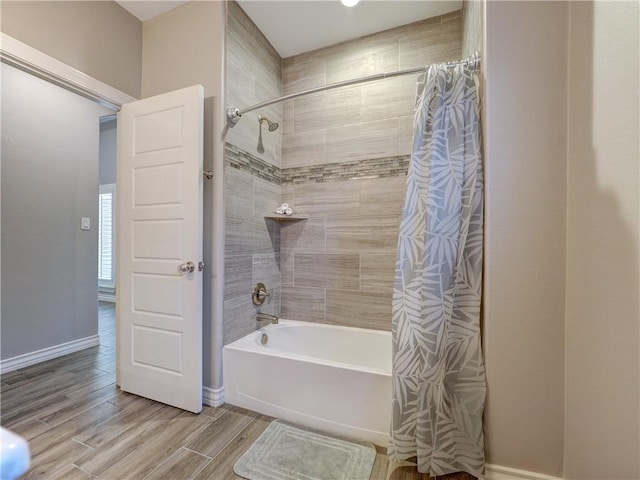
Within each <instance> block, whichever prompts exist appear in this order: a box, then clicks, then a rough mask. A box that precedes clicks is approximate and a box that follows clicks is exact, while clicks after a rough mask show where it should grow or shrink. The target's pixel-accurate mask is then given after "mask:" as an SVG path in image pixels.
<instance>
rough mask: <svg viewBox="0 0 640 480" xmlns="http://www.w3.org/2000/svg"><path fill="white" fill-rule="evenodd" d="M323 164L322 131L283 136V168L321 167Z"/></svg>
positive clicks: (323, 143)
mask: <svg viewBox="0 0 640 480" xmlns="http://www.w3.org/2000/svg"><path fill="white" fill-rule="evenodd" d="M324 163H325V131H324V130H316V131H312V132H303V133H293V134H287V135H284V138H283V148H282V166H283V168H295V167H305V166H309V165H322V164H324Z"/></svg>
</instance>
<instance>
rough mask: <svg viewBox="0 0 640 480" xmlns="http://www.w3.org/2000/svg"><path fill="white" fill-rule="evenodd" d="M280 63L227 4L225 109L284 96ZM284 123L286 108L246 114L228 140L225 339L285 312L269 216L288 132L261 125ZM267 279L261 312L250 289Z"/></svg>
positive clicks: (274, 204)
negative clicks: (261, 316)
mask: <svg viewBox="0 0 640 480" xmlns="http://www.w3.org/2000/svg"><path fill="white" fill-rule="evenodd" d="M281 83H282V59H281V58H280V57H279V56H278V54H277V53H276V51H275V50H274V49H273V47H272V46H271V45H270V44H269V42H268V41H267V40H266V39H265V38H264V36H263V35H262V33H261V32H260V30H258V28H257V27H256V26H255V25H254V24H253V22H252V21H251V20H250V19H249V18H248V17H247V16H246V14H245V13H244V12H243V11H242V9H241V8H240V7H239V6H238V4H237V3H235V2H229V3H228V19H227V89H226V104H227V106H234V107H238V108H240V109H242V107H247V106H250V105H253V104H255V103H258V102H261V101H263V100H266V99H269V98H273V97H278V96H280V95H281ZM260 113H261V114H263V115H264V116H265V117H267V118H269V119H270V120H272V121H274V122H278V123H280V124H282V106H281V105H275V106H271V107H268V108H265V109H263V110H260V111H254V112H249V113H247V114H245V115H243V117H242V120H241V121H240V122H239V123H238V124H237V125H236V126H235V127H233V128H232V129H230V130H229V132H228V133H227V136H226V142H227V143H226V148H225V293H224V327H223V334H224V338H223V342H224V344H227V343H230V342H232V341H234V340H236V339H238V338H240V337H242V336H244V335H246V334H248V333H250V332H252V331H253V330H255V328H256V321H255V318H256V313H257V312H258V311H263V312H267V313H273V314H275V313H278V312H279V310H280V270H279V263H280V259H279V228H278V226H277V225H276V224H274V223H273V222H271V221H269V220H265V219H264V215H265V214H267V213H270V212H272V211H273V210H274V209H275V208H276V207H277V206H278V205H280V176H281V173H280V172H281V168H280V167H281V165H280V161H281V158H282V155H281V150H282V128H280V129H278V130H276V131H275V132H269V131H268V129H267V128H266V124H265V125H263V128H262V145H263V148H264V152H263V153H261V152H260V151H258V139H259V135H260V130H259V123H258V114H260ZM257 282H263V283H264V284H265V285H266V286H267V288H268V290H269V292H270V294H271V296H270V297H269V298H268V299H267V301H266V302H265V303H264V304H263V305H262V306H261V307H255V306H254V305H253V303H252V302H251V292H252V290H253V286H254V285H255V284H256V283H257Z"/></svg>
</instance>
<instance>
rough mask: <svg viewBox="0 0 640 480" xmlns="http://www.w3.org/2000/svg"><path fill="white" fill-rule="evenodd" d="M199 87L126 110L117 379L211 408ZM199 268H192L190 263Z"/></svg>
mask: <svg viewBox="0 0 640 480" xmlns="http://www.w3.org/2000/svg"><path fill="white" fill-rule="evenodd" d="M203 101H204V91H203V88H202V87H201V86H199V85H196V86H193V87H189V88H185V89H183V90H177V91H175V92H170V93H166V94H164V95H158V96H157V97H151V98H146V99H144V100H140V101H137V102H132V103H128V104H125V105H123V107H122V110H121V111H120V113H118V165H117V190H118V197H117V215H118V229H117V235H118V267H117V272H118V280H117V282H118V283H117V288H116V292H117V321H118V329H119V330H118V337H119V339H118V341H119V345H118V374H119V375H118V376H119V378H118V380H119V384H120V387H121V388H122V390H124V391H126V392H131V393H135V394H136V395H141V396H143V397H147V398H151V399H153V400H157V401H159V402H163V403H166V404H169V405H173V406H175V407H179V408H182V409H184V410H189V411H191V412H196V413H197V412H199V411H200V410H202V272H201V271H200V269H199V262H200V261H201V260H202V178H203V177H202V149H203V123H202V122H203ZM189 262H191V263H189Z"/></svg>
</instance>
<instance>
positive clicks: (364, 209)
mask: <svg viewBox="0 0 640 480" xmlns="http://www.w3.org/2000/svg"><path fill="white" fill-rule="evenodd" d="M358 184H359V186H360V214H361V215H380V216H396V217H397V218H399V217H400V215H401V214H402V208H403V207H404V199H405V193H406V190H407V189H406V184H407V177H406V175H401V176H397V177H385V178H373V179H363V180H358ZM398 225H399V221H398Z"/></svg>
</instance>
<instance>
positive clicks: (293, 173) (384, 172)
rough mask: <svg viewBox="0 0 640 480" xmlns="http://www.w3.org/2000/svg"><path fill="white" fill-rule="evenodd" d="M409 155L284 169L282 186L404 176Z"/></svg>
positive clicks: (407, 166)
mask: <svg viewBox="0 0 640 480" xmlns="http://www.w3.org/2000/svg"><path fill="white" fill-rule="evenodd" d="M409 159H410V156H409V155H397V156H394V157H384V158H371V159H366V160H355V161H352V162H341V163H327V164H325V165H313V166H309V167H295V168H285V169H283V170H282V180H281V183H282V185H291V184H294V185H295V184H299V183H325V182H342V181H345V180H358V179H363V178H384V177H398V176H400V175H406V174H407V170H408V169H409Z"/></svg>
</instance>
